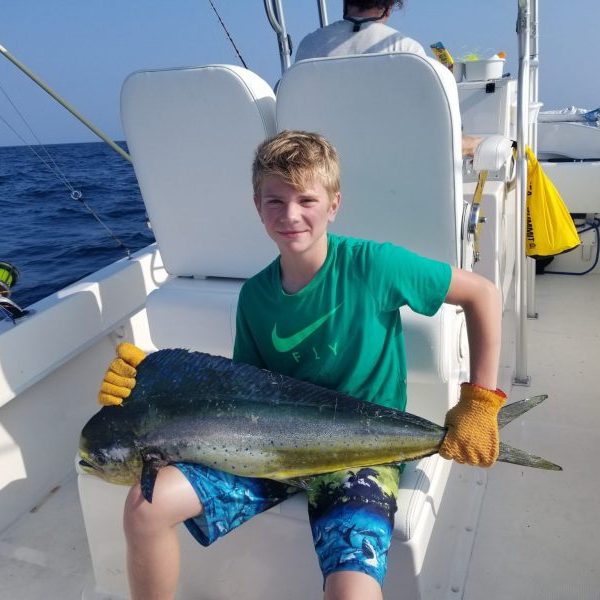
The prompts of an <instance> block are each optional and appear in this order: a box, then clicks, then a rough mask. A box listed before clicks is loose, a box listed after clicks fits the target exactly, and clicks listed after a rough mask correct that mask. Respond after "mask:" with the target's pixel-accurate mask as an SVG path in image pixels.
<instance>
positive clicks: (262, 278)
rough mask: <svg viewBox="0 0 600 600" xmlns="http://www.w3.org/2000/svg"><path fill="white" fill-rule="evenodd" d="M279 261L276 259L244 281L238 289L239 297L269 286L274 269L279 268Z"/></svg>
mask: <svg viewBox="0 0 600 600" xmlns="http://www.w3.org/2000/svg"><path fill="white" fill-rule="evenodd" d="M278 265H279V259H278V258H276V259H275V260H274V261H273V262H271V263H269V264H268V265H267V266H266V267H265V268H264V269H262V270H261V271H259V272H258V273H256V274H255V275H252V277H250V278H248V279H246V281H244V283H243V284H242V287H241V289H240V296H242V294H244V295H247V294H252V293H256V292H257V291H258V290H261V289H264V288H265V287H266V286H269V285H271V283H272V281H273V276H274V269H277V268H279V266H278Z"/></svg>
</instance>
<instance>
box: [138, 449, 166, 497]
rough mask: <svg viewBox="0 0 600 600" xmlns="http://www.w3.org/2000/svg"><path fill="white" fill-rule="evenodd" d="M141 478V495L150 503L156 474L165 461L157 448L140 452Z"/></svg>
mask: <svg viewBox="0 0 600 600" xmlns="http://www.w3.org/2000/svg"><path fill="white" fill-rule="evenodd" d="M142 463H143V466H142V478H141V481H140V485H141V487H142V495H143V496H144V499H145V500H146V501H147V502H150V503H152V494H153V493H154V484H155V483H156V476H157V475H158V471H159V469H160V468H161V467H163V466H165V465H166V464H167V463H166V461H165V459H164V457H163V455H162V454H161V452H160V451H158V450H146V451H145V452H143V453H142Z"/></svg>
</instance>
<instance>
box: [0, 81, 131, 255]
mask: <svg viewBox="0 0 600 600" xmlns="http://www.w3.org/2000/svg"><path fill="white" fill-rule="evenodd" d="M0 91H2V93H3V94H4V96H5V97H6V99H7V100H8V102H9V103H10V105H11V106H12V107H13V108H14V110H15V112H16V113H17V114H18V115H19V117H20V118H21V120H22V121H23V123H24V124H25V126H26V127H27V129H28V130H29V132H30V133H31V135H32V136H33V137H34V139H35V140H36V142H37V143H38V146H39V147H40V148H42V149H43V150H44V153H45V154H46V156H47V158H48V159H49V160H46V158H45V157H44V156H42V155H41V154H40V153H39V152H38V151H37V150H36V149H35V148H34V147H33V146H32V145H31V144H30V143H29V142H28V141H27V140H26V139H25V138H24V137H23V136H22V135H21V134H20V133H19V132H18V131H17V130H16V129H15V128H14V127H13V126H12V125H11V124H10V123H9V122H8V121H7V120H6V119H5V118H4V117H3V116H2V115H0V120H2V122H3V123H4V124H5V125H6V126H7V127H8V128H9V129H10V130H11V131H12V132H13V133H14V134H15V135H16V136H17V137H18V138H19V139H20V140H21V141H22V142H23V144H25V145H26V146H27V147H28V148H29V149H30V150H31V151H32V152H33V153H34V154H35V156H36V157H37V158H38V159H39V160H40V162H42V163H43V164H44V166H45V167H46V168H47V169H48V170H49V171H50V172H51V173H52V174H53V175H54V176H55V177H56V178H57V179H58V180H59V181H60V182H61V183H62V184H63V185H64V186H65V187H66V188H67V190H69V193H70V196H71V198H72V199H73V200H78V201H79V202H81V204H82V205H83V207H84V208H85V209H86V210H87V211H88V212H89V213H90V214H91V215H92V217H94V219H96V221H98V223H99V224H100V225H101V226H102V227H103V228H104V229H105V230H106V232H107V233H108V235H109V236H110V237H111V238H112V239H113V240H115V242H117V245H118V246H119V247H121V248H123V250H124V251H125V253H126V254H127V258H131V250H130V249H129V248H128V247H127V246H126V245H125V244H124V243H123V242H122V241H121V240H120V239H119V238H118V237H117V236H116V235H115V233H114V232H113V231H112V230H111V229H110V227H108V225H106V224H105V223H104V222H103V221H102V219H101V218H100V216H99V215H98V213H96V211H95V210H94V209H93V208H92V207H91V206H90V205H89V204H88V203H87V202H86V201H85V200H84V199H83V193H82V192H81V191H80V190H76V189H75V187H73V185H72V184H71V182H70V181H69V180H68V179H67V176H66V175H65V174H64V173H63V172H62V170H61V169H60V167H59V166H58V165H57V164H56V161H55V160H54V158H53V157H52V155H51V154H50V152H48V149H47V148H46V146H44V144H43V143H42V142H41V141H40V139H39V138H38V136H37V135H36V134H35V132H34V131H33V129H32V127H31V125H29V123H28V122H27V119H26V118H25V117H24V116H23V114H22V113H21V111H20V110H19V109H18V108H17V106H16V105H15V103H14V102H13V101H12V99H11V98H10V96H9V95H8V94H7V92H6V90H5V89H4V88H3V87H2V86H1V85H0Z"/></svg>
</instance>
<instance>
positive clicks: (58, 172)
mask: <svg viewBox="0 0 600 600" xmlns="http://www.w3.org/2000/svg"><path fill="white" fill-rule="evenodd" d="M0 91H2V93H3V94H4V96H5V98H6V99H7V100H8V102H9V103H10V105H11V106H12V107H13V109H14V110H15V112H16V113H17V114H18V115H19V117H20V118H21V121H23V123H25V127H27V129H28V130H29V132H30V133H31V135H32V136H33V137H34V139H35V141H36V142H37V143H38V146H40V147H41V148H42V149H43V150H44V152H45V154H46V156H47V157H48V158H49V159H50V162H51V163H52V165H50V164H48V163H47V162H46V161H45V160H44V159H43V158H42V157H41V156H40V155H39V154H38V153H37V152H36V151H35V150H34V149H33V147H32V146H31V145H30V144H28V143H27V142H26V141H25V140H24V139H23V137H22V136H21V135H19V133H17V131H16V130H15V129H14V128H13V127H11V126H10V125H9V123H8V122H7V121H6V120H5V119H4V118H3V119H2V120H3V121H4V123H5V124H6V125H7V126H8V127H9V128H10V129H11V130H12V131H13V132H14V133H15V134H16V135H17V136H18V137H19V138H20V139H21V141H22V142H23V143H24V144H26V145H27V146H28V147H29V149H30V150H32V151H33V153H34V154H35V155H36V156H37V157H38V158H39V159H40V160H41V161H42V162H43V163H44V164H45V165H46V166H47V167H48V168H49V169H50V170H51V171H52V172H53V173H54V174H55V175H56V176H57V177H58V178H59V179H61V180H62V182H63V183H64V184H65V185H66V186H67V188H69V190H70V191H71V192H73V191H74V189H75V188H73V186H72V185H71V184H70V183H69V180H68V179H67V177H66V175H65V174H64V173H63V172H62V171H61V170H60V168H59V166H58V165H57V164H56V161H55V160H54V158H52V155H51V154H50V152H48V149H47V148H46V146H44V144H43V143H42V142H41V140H40V138H39V137H38V136H37V135H36V134H35V131H34V130H33V128H32V127H31V125H30V124H29V122H28V121H27V119H26V118H25V116H24V115H23V113H22V112H21V111H20V110H19V108H18V107H17V105H16V104H15V103H14V102H13V101H12V99H11V97H10V96H9V95H8V92H7V91H6V90H5V89H4V88H3V87H2V86H1V85H0Z"/></svg>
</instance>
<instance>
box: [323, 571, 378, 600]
mask: <svg viewBox="0 0 600 600" xmlns="http://www.w3.org/2000/svg"><path fill="white" fill-rule="evenodd" d="M382 599H383V594H382V592H381V587H380V585H379V583H377V581H376V580H375V579H373V578H372V577H371V576H370V575H367V574H366V573H361V572H360V571H336V572H335V573H332V574H331V575H329V576H328V577H327V579H326V580H325V600H382Z"/></svg>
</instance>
